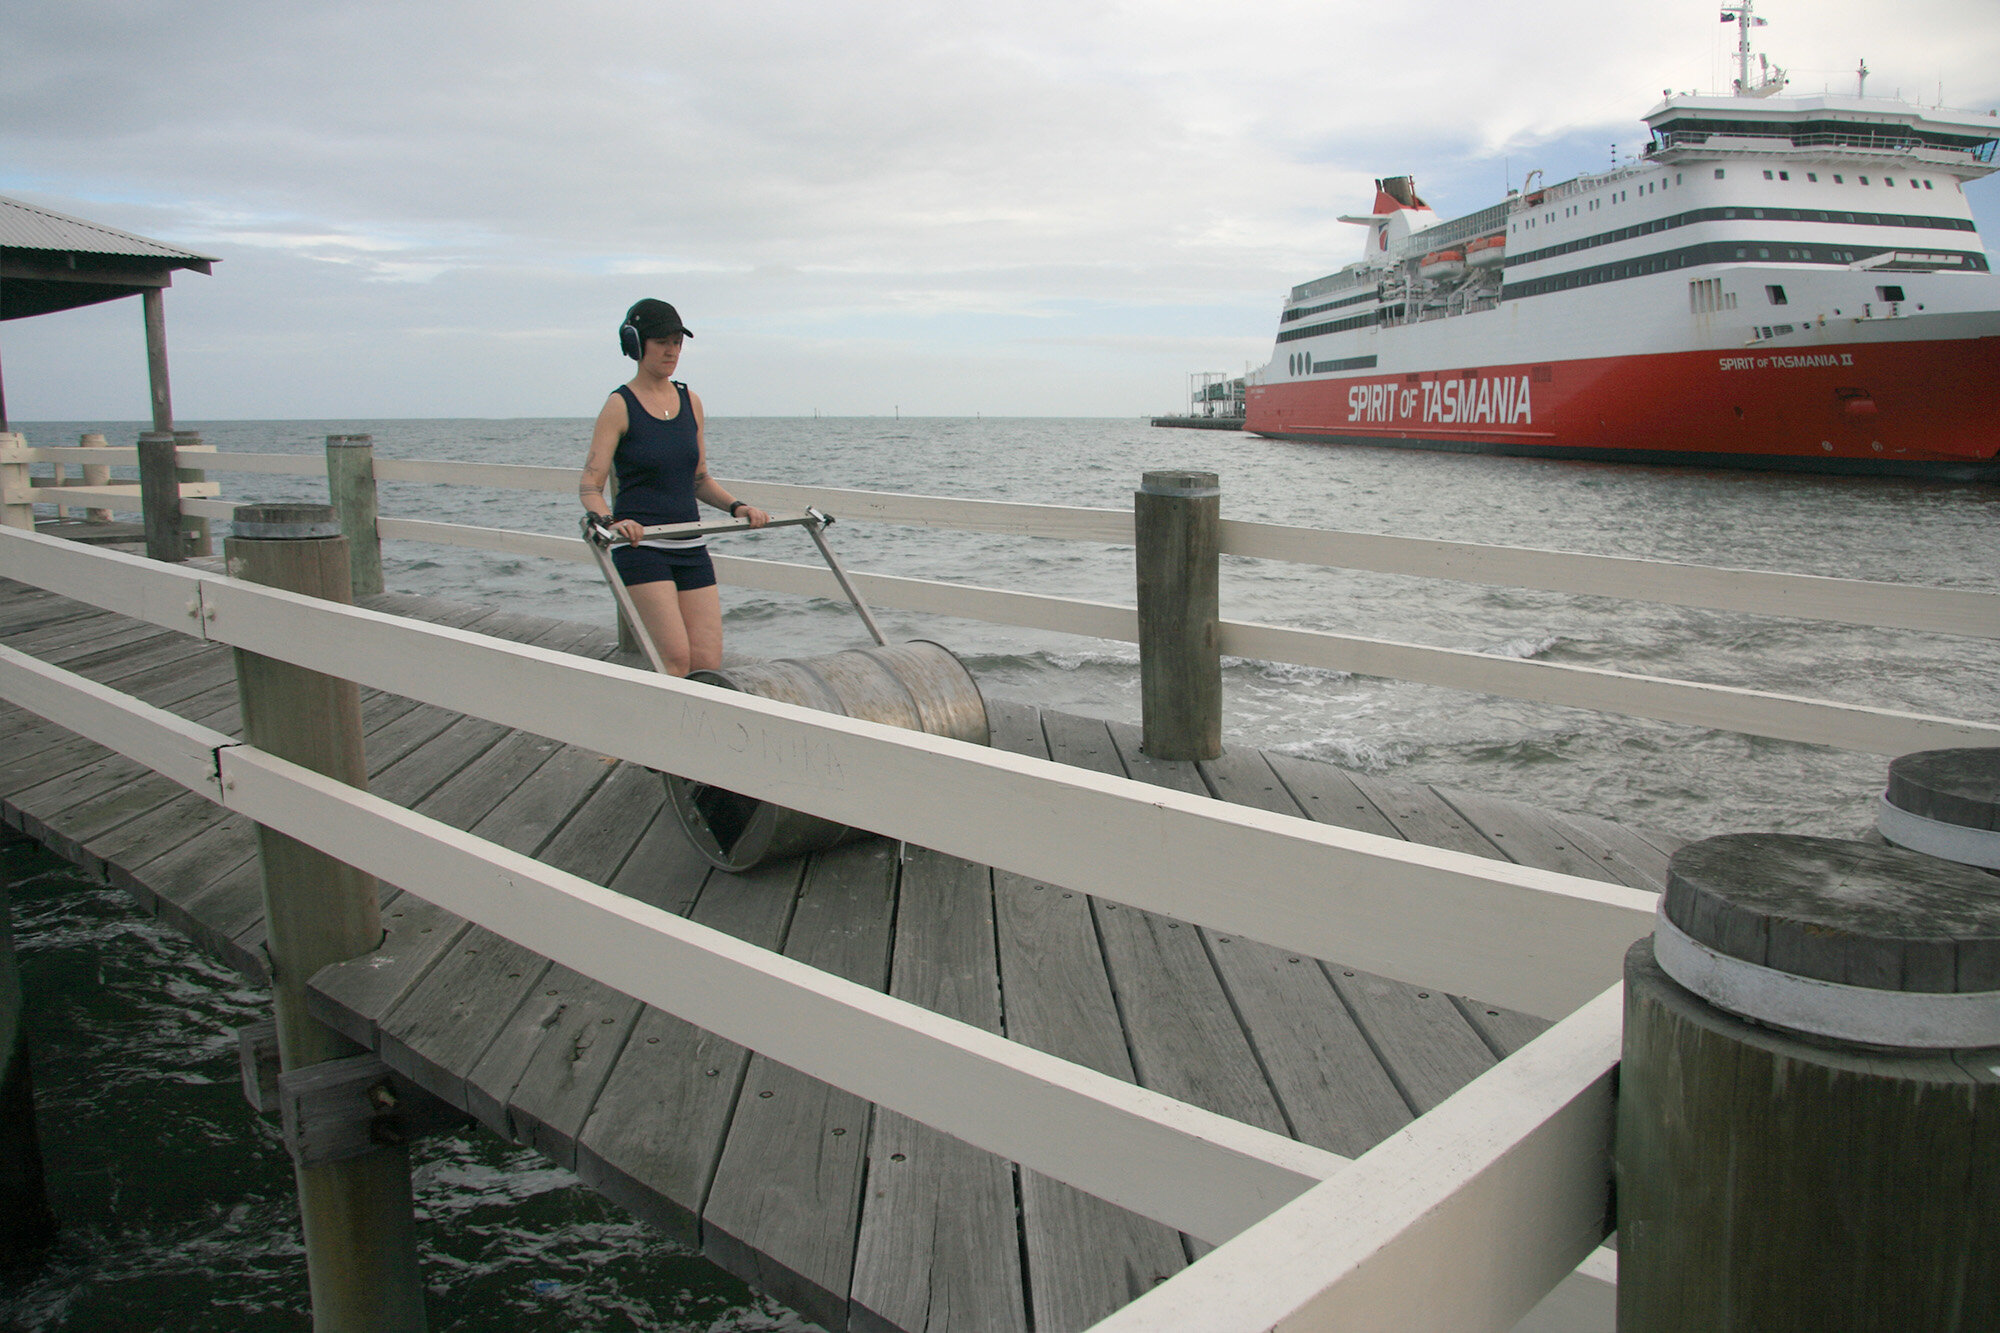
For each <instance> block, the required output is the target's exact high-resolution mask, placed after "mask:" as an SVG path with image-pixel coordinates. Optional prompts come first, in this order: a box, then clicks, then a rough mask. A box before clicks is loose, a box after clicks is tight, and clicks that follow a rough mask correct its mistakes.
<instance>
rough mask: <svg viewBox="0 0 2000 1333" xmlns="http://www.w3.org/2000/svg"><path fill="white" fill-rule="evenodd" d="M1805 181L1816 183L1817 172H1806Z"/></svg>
mask: <svg viewBox="0 0 2000 1333" xmlns="http://www.w3.org/2000/svg"><path fill="white" fill-rule="evenodd" d="M1806 179H1807V180H1809V181H1816V180H1818V179H1819V173H1818V172H1817V171H1808V172H1807V173H1806Z"/></svg>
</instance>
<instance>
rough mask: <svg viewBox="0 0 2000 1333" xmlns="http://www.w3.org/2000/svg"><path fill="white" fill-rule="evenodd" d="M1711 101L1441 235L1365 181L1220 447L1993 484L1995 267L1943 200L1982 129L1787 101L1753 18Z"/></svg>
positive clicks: (1971, 157) (1991, 140) (1998, 354)
mask: <svg viewBox="0 0 2000 1333" xmlns="http://www.w3.org/2000/svg"><path fill="white" fill-rule="evenodd" d="M1722 17H1723V21H1724V22H1734V23H1737V24H1738V25H1739V28H1738V42H1737V62H1738V63H1737V69H1738V77H1737V79H1736V81H1735V84H1734V86H1733V89H1732V91H1731V93H1730V95H1728V96H1706V95H1696V94H1693V93H1686V94H1676V93H1667V94H1666V95H1665V96H1664V100H1662V101H1661V102H1660V104H1659V105H1658V106H1656V107H1654V108H1653V109H1652V110H1651V111H1650V112H1648V113H1647V114H1646V117H1645V121H1646V124H1647V126H1648V127H1649V128H1650V130H1651V138H1650V141H1649V142H1648V143H1647V144H1646V145H1645V149H1644V151H1643V152H1642V153H1641V154H1640V155H1639V156H1638V157H1636V158H1635V159H1633V160H1631V161H1629V162H1626V163H1624V164H1622V165H1619V166H1616V167H1615V168H1613V169H1611V170H1608V171H1605V172H1601V173H1595V174H1586V175H1581V176H1578V177H1576V178H1575V179H1573V180H1567V181H1562V182H1560V183H1558V184H1553V185H1545V184H1539V183H1537V180H1536V176H1537V174H1538V173H1531V174H1530V176H1529V178H1528V180H1527V181H1526V182H1524V184H1523V188H1522V189H1520V190H1518V191H1509V193H1508V197H1507V198H1506V199H1505V200H1504V201H1503V202H1501V203H1499V204H1495V205H1494V206H1493V207H1491V208H1487V209H1483V210H1481V211H1480V212H1477V213H1473V214H1470V215H1468V216H1465V217H1460V218H1456V219H1453V220H1449V221H1446V220H1441V219H1440V218H1439V217H1438V216H1437V214H1435V213H1434V212H1432V211H1431V209H1430V208H1429V207H1428V206H1427V205H1426V204H1425V203H1424V201H1423V200H1422V198H1421V197H1419V196H1418V194H1417V193H1416V190H1415V189H1414V187H1413V185H1412V182H1411V179H1410V178H1409V177H1407V176H1397V177H1390V178H1388V179H1385V180H1380V181H1377V182H1376V196H1375V205H1374V208H1373V210H1372V211H1371V212H1368V213H1365V214H1359V215H1354V216H1348V217H1343V218H1342V219H1341V221H1343V222H1348V223H1356V224H1359V225H1361V226H1363V227H1365V228H1367V233H1366V236H1367V239H1366V240H1365V242H1364V245H1363V249H1364V253H1363V255H1362V258H1361V259H1360V260H1359V261H1357V262H1355V263H1352V264H1349V265H1348V266H1347V267H1345V268H1343V269H1341V270H1340V271H1339V272H1338V273H1334V274H1332V275H1330V276H1328V277H1324V278H1319V279H1317V280H1315V281H1312V282H1307V283H1304V284H1302V285H1300V286H1298V287H1294V288H1293V289H1292V292H1291V295H1290V297H1289V298H1288V299H1287V300H1286V302H1285V305H1284V310H1283V312H1282V314H1281V315H1280V318H1279V326H1278V337H1277V345H1276V348H1275V350H1274V352H1273V355H1272V359H1271V362H1270V364H1269V365H1267V366H1265V367H1264V368H1263V369H1262V370H1261V371H1259V372H1257V373H1256V374H1254V375H1253V377H1252V379H1253V382H1252V383H1251V385H1250V386H1249V388H1248V392H1247V397H1248V403H1247V420H1246V422H1245V426H1246V429H1248V430H1249V431H1251V432H1254V433H1256V434H1260V435H1265V436H1272V437H1277V438H1283V439H1302V440H1321V441H1328V442H1334V443H1346V444H1374V445H1394V446H1402V447H1408V448H1420V449H1445V450H1459V451H1465V452H1476V453H1500V454H1515V455H1525V456H1531V457H1549V458H1572V459H1596V460H1606V461H1619V462H1634V463H1679V464H1694V465H1700V466H1709V467H1717V466H1721V467H1746V468H1765V469H1793V470H1808V471H1819V472H1849V473H1868V474H1888V475H1911V476H1930V477H1940V478H1946V479H1956V480H2000V275H1996V274H1994V273H1993V272H1992V271H1991V269H1990V267H1989V264H1988V260H1987V255H1986V250H1985V247H1984V246H1983V244H1982V243H1981V241H1980V239H1979V235H1978V231H1977V229H1976V227H1975V225H1974V222H1973V217H1972V209H1971V206H1970V204H1969V202H1968V200H1967V199H1966V195H1965V184H1966V182H1968V181H1972V180H1977V179H1979V178H1981V177H1984V176H1986V175H1988V174H1990V173H1991V172H1993V171H1994V170H1996V169H2000V167H1996V164H1995V162H1994V149H1995V143H1996V141H2000V116H1996V113H1994V112H1971V111H1950V110H1945V109H1942V108H1923V107H1916V106H1911V105H1908V104H1906V103H1903V102H1899V101H1890V100H1885V99H1881V98H1869V97H1866V96H1864V95H1863V94H1865V91H1866V86H1867V67H1866V65H1865V64H1863V65H1862V66H1861V68H1860V69H1859V70H1858V71H1857V84H1856V91H1855V95H1854V96H1851V97H1849V96H1840V95H1831V94H1829V95H1822V96H1788V95H1785V94H1784V91H1783V90H1784V88H1785V86H1786V83H1787V79H1786V76H1785V72H1784V71H1783V70H1782V69H1780V68H1778V67H1776V66H1774V65H1772V64H1770V63H1769V62H1768V60H1767V59H1760V61H1759V65H1758V68H1759V76H1758V77H1757V78H1756V79H1755V81H1753V79H1752V73H1751V70H1752V64H1751V42H1750V32H1751V29H1752V28H1753V27H1754V26H1761V25H1762V24H1763V22H1764V20H1762V19H1758V18H1757V17H1756V16H1755V12H1754V0H1739V2H1738V3H1734V4H1730V5H1727V6H1725V7H1724V9H1723V15H1722Z"/></svg>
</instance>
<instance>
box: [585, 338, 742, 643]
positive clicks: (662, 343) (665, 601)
mask: <svg viewBox="0 0 2000 1333" xmlns="http://www.w3.org/2000/svg"><path fill="white" fill-rule="evenodd" d="M693 336H694V335H693V334H691V333H689V332H688V329H687V326H686V325H684V324H682V323H681V317H680V315H679V313H678V312H676V311H675V310H674V308H673V307H672V306H670V305H668V304H667V303H666V302H665V301H655V300H652V299H650V298H649V299H647V300H644V301H641V302H639V303H638V304H637V305H635V306H633V307H632V308H631V309H630V310H628V311H627V312H626V313H625V322H624V323H623V324H622V325H620V326H619V329H618V345H619V347H620V348H622V349H623V350H624V352H625V355H627V356H629V357H631V358H632V359H633V360H635V361H637V362H638V363H639V370H638V373H637V374H635V375H634V376H632V378H631V379H630V380H629V381H627V382H626V383H624V384H621V385H619V386H618V389H617V391H616V392H614V393H613V394H612V395H611V397H610V398H608V399H607V400H605V404H604V410H603V411H602V412H599V413H598V414H597V425H596V428H595V429H593V430H592V431H591V434H590V455H589V457H588V458H586V459H585V460H584V464H583V479H582V481H581V482H579V483H578V485H577V492H578V494H579V496H580V497H581V498H582V500H583V507H584V508H585V509H586V510H588V511H589V512H590V513H591V514H593V515H595V516H596V518H595V519H594V520H587V521H592V522H595V523H598V524H603V525H607V526H608V527H609V529H610V530H611V531H612V532H613V533H615V534H616V536H617V538H618V539H619V541H620V544H619V545H618V546H615V547H613V548H612V551H611V559H612V562H613V563H614V564H615V565H616V566H617V568H618V576H619V577H620V578H622V579H624V580H625V586H626V588H627V589H628V590H629V591H630V592H631V594H632V602H633V604H634V605H635V606H637V607H638V608H639V618H640V619H641V620H643V621H644V622H645V626H644V628H645V632H646V633H647V634H648V635H649V636H651V638H652V640H653V644H654V646H655V647H657V648H658V649H659V650H660V657H661V659H662V660H663V661H665V662H666V664H667V669H668V670H669V671H671V672H672V673H673V674H674V675H676V676H685V675H686V674H687V673H688V672H689V671H699V670H714V669H715V668H717V667H719V666H721V665H722V598H721V595H720V594H719V593H718V592H717V591H716V587H715V564H714V562H713V561H711V560H710V559H709V558H708V543H706V542H704V541H702V540H701V539H699V538H696V539H695V540H693V541H666V540H662V539H658V538H654V539H651V540H647V539H645V535H644V533H643V532H642V531H641V529H643V528H646V527H651V526H655V525H658V524H662V523H692V522H695V521H696V520H697V519H698V518H699V516H700V511H699V510H698V509H697V508H696V506H695V501H696V500H705V501H707V502H708V503H709V504H711V505H714V506H715V507H716V508H717V509H725V510H727V511H728V512H729V516H730V517H731V518H745V519H748V520H749V522H750V526H751V527H753V528H761V527H763V526H764V525H765V524H766V523H768V522H770V521H771V516H770V515H769V514H766V513H765V512H764V511H763V510H761V509H759V508H757V507H756V506H755V505H752V504H746V503H745V502H744V501H742V500H738V499H736V498H734V497H733V496H731V495H730V494H729V492H728V491H726V490H724V489H723V488H722V486H721V485H720V484H719V483H718V482H717V481H716V480H715V479H714V478H713V477H711V476H709V475H708V439H707V431H706V428H705V427H706V421H705V418H704V416H703V414H702V408H701V399H699V398H697V397H695V396H694V394H692V393H690V392H689V391H688V387H687V385H685V384H682V383H681V382H680V381H679V380H676V379H675V378H674V377H673V375H674V367H675V366H677V365H678V364H679V363H680V359H681V343H682V340H683V339H685V338H690V337H693ZM614 466H615V467H616V468H617V469H618V492H617V494H618V502H617V507H616V508H615V509H614V508H612V507H611V506H610V505H608V504H607V503H606V502H605V499H604V483H605V479H606V478H607V477H609V476H610V474H611V469H612V468H613V467H614ZM635 543H636V544H635Z"/></svg>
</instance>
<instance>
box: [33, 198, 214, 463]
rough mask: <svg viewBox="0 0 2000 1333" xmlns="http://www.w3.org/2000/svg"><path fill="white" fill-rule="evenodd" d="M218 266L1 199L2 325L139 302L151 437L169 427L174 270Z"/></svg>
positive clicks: (112, 229) (210, 260) (186, 252)
mask: <svg viewBox="0 0 2000 1333" xmlns="http://www.w3.org/2000/svg"><path fill="white" fill-rule="evenodd" d="M215 262H216V261H215V259H214V257H213V256H210V255H200V254H196V253H195V252H194V251H192V250H183V249H181V248H180V247H178V246H173V245H168V244H166V243H165V242H163V241H155V240H153V239H151V238H149V237H145V236H135V235H133V234H132V233H131V232H129V231H119V230H118V229H117V228H116V227H107V226H105V225H103V224H102V223H98V222H89V221H86V220H85V219H83V218H74V217H70V216H69V215H68V214H66V213H57V212H55V211H53V210H51V209H46V208H38V207H36V206H35V205H34V204H27V203H23V202H21V201H20V200H19V199H8V198H6V197H4V196H0V320H10V319H25V318H27V317H28V316H30V315H47V314H52V313H53V312H55V311H58V310H71V309H74V308H76V307H77V306H86V305H97V304H99V303H101V302H104V301H116V300H119V299H120V298H122V297H127V296H138V297H140V298H142V303H143V305H144V307H145V332H146V364H147V370H148V373H149V376H150V378H151V381H152V383H151V390H152V392H151V395H150V396H151V399H152V407H153V429H154V430H156V431H170V430H172V429H173V404H172V399H171V397H170V395H169V391H168V388H167V329H166V307H165V292H166V289H167V288H168V287H170V286H172V285H173V281H174V276H173V275H174V270H175V269H190V270H192V271H194V272H196V273H208V272H210V271H211V268H210V266H211V265H213V264H214V263H215ZM6 429H7V408H6V398H5V391H4V389H0V431H5V430H6Z"/></svg>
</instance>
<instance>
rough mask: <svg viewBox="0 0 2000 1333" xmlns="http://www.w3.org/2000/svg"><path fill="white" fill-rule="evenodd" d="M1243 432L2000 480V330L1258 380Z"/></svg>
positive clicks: (1618, 458) (1532, 452) (1415, 445)
mask: <svg viewBox="0 0 2000 1333" xmlns="http://www.w3.org/2000/svg"><path fill="white" fill-rule="evenodd" d="M1248 400H1249V401H1248V413H1249V415H1248V419H1247V421H1246V423H1245V424H1246V429H1248V430H1250V431H1252V432H1254V433H1256V434H1260V435H1267V436H1273V437H1277V438H1283V439H1301V440H1322V441H1326V442H1329V443H1342V444H1375V445H1388V446H1397V447H1404V448H1419V449H1442V450H1453V451H1459V452H1468V453H1497V454H1513V455H1521V456H1527V457H1545V458H1584V459H1597V460H1609V461H1621V462H1632V463H1672V464H1681V465H1693V466H1703V467H1747V468H1762V469H1776V470H1788V471H1815V472H1844V473H1860V474H1876V475H1903V476H1928V477H1938V478H1944V479H1950V480H2000V337H1984V338H1966V339H1959V340H1954V341H1909V342H1879V343H1874V342H1871V343H1855V344H1848V345H1842V346H1830V347H1827V346H1822V347H1814V348H1805V349H1778V348H1746V349H1743V350H1741V351H1731V352H1714V351H1703V352H1674V353H1663V354H1657V355H1644V356H1619V357H1601V358H1592V359H1588V360H1573V361H1562V362H1555V363H1552V364H1549V363H1543V364H1531V365H1517V366H1481V367H1478V368H1477V369H1464V370H1442V371H1428V370H1427V371H1422V372H1416V373H1410V374H1402V375H1385V374H1382V373H1380V372H1374V373H1366V374H1362V375H1356V376H1347V377H1340V378H1331V377H1329V378H1325V379H1319V378H1315V379H1312V380H1305V381H1298V382H1291V383H1277V384H1253V385H1251V386H1250V388H1249V391H1248Z"/></svg>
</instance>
